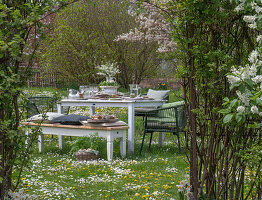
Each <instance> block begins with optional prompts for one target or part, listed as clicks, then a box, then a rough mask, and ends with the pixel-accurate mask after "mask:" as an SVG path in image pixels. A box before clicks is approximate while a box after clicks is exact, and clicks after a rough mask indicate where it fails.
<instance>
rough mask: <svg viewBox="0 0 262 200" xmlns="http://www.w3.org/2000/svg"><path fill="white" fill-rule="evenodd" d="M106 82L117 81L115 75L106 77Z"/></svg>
mask: <svg viewBox="0 0 262 200" xmlns="http://www.w3.org/2000/svg"><path fill="white" fill-rule="evenodd" d="M106 82H116V78H115V77H113V76H107V77H106Z"/></svg>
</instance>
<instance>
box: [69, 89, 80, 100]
mask: <svg viewBox="0 0 262 200" xmlns="http://www.w3.org/2000/svg"><path fill="white" fill-rule="evenodd" d="M78 97H79V93H78V91H77V90H74V89H69V88H67V98H68V99H76V98H78Z"/></svg>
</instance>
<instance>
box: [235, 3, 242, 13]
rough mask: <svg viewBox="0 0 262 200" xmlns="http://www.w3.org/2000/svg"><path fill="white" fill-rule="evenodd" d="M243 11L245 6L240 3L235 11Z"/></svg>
mask: <svg viewBox="0 0 262 200" xmlns="http://www.w3.org/2000/svg"><path fill="white" fill-rule="evenodd" d="M241 10H244V4H243V3H240V4H239V5H238V6H237V7H236V8H235V11H236V12H239V11H241Z"/></svg>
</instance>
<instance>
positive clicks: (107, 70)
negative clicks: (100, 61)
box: [96, 62, 120, 77]
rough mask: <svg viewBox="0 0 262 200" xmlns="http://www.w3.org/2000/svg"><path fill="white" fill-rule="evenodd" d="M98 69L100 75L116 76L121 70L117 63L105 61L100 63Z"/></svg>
mask: <svg viewBox="0 0 262 200" xmlns="http://www.w3.org/2000/svg"><path fill="white" fill-rule="evenodd" d="M96 68H97V69H98V71H99V72H98V73H97V74H98V75H102V76H105V77H110V76H115V75H116V74H118V73H119V72H120V70H119V69H118V66H117V64H116V63H109V62H108V63H105V64H104V65H99V66H97V67H96Z"/></svg>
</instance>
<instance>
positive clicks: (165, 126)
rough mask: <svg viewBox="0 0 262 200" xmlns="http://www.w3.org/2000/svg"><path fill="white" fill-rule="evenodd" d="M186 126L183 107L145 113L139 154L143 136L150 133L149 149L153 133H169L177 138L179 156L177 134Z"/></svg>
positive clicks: (171, 107)
mask: <svg viewBox="0 0 262 200" xmlns="http://www.w3.org/2000/svg"><path fill="white" fill-rule="evenodd" d="M185 125H186V114H185V106H184V105H177V106H170V107H165V108H158V109H155V110H153V111H148V112H147V113H145V120H144V135H143V139H142V144H141V148H140V154H141V152H142V149H143V145H144V140H145V135H146V134H147V133H150V134H151V136H150V143H149V149H150V148H151V142H152V137H153V133H154V132H170V133H173V134H174V135H176V136H177V139H178V148H179V153H180V154H181V146H180V138H179V133H180V132H182V131H183V130H184V128H185Z"/></svg>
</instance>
